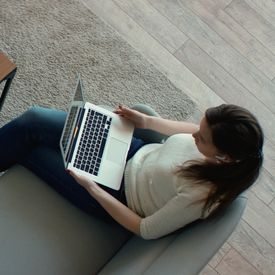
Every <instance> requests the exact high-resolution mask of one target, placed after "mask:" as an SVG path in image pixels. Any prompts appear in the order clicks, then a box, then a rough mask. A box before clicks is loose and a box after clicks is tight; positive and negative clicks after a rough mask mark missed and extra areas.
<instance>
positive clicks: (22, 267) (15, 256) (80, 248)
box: [0, 165, 130, 275]
mask: <svg viewBox="0 0 275 275" xmlns="http://www.w3.org/2000/svg"><path fill="white" fill-rule="evenodd" d="M0 228H1V234H0V246H1V250H0V274H5V275H15V274H20V275H29V274H40V275H43V274H45V275H46V274H47V275H49V274H51V275H54V274H58V275H62V274H66V275H70V274H72V275H76V274H77V275H79V274H95V273H97V272H98V271H99V270H100V269H101V268H102V266H104V265H105V264H106V263H107V262H108V261H109V260H110V259H111V258H112V256H113V255H114V254H115V253H116V252H117V251H118V250H119V249H120V247H121V246H122V245H123V244H124V243H125V242H126V241H127V240H128V239H129V237H130V235H129V233H127V232H126V231H125V230H124V229H122V228H121V227H120V226H119V225H117V224H115V223H112V224H110V223H107V222H104V221H101V220H98V219H96V218H94V217H92V216H89V215H88V214H86V213H84V212H82V211H81V210H79V209H78V208H76V207H75V206H74V205H72V204H71V203H70V202H68V201H67V200H66V199H64V198H63V197H62V196H61V195H60V194H58V193H57V192H55V191H54V190H53V189H52V188H50V187H49V186H48V185H47V184H45V183H44V182H43V181H42V180H41V179H39V178H38V177H37V176H35V175H34V174H32V173H31V172H30V171H29V170H27V169H25V168H24V167H22V166H19V165H17V166H14V167H12V168H11V169H10V170H9V171H7V172H6V173H4V175H2V176H1V177H0Z"/></svg>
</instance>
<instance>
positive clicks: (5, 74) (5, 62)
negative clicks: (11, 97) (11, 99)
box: [0, 52, 17, 111]
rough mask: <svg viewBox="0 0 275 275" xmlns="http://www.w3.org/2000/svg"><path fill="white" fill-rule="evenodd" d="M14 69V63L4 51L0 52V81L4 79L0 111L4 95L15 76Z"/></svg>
mask: <svg viewBox="0 0 275 275" xmlns="http://www.w3.org/2000/svg"><path fill="white" fill-rule="evenodd" d="M16 69H17V68H16V65H15V64H14V63H13V62H11V61H10V60H9V59H8V57H7V56H6V55H5V54H4V53H2V52H0V83H1V82H3V81H6V83H5V86H4V89H3V91H2V94H1V97H0V111H1V109H2V106H3V104H4V100H5V98H6V95H7V93H8V91H9V88H10V85H11V82H12V80H13V78H14V76H15V73H16Z"/></svg>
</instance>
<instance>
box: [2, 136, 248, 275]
mask: <svg viewBox="0 0 275 275" xmlns="http://www.w3.org/2000/svg"><path fill="white" fill-rule="evenodd" d="M135 134H136V135H139V136H140V135H144V134H145V135H148V132H147V133H144V132H142V131H141V132H140V131H138V132H136V133H135ZM154 135H156V136H157V138H159V136H158V135H157V134H156V133H152V132H149V137H148V136H147V137H148V138H153V139H155V137H156V136H154ZM245 204H246V198H245V197H244V196H239V197H238V198H237V199H236V200H235V201H234V203H233V204H232V205H231V206H230V207H229V208H228V209H227V210H226V211H224V213H222V214H221V215H220V216H218V217H216V218H215V219H211V220H205V221H198V222H195V223H193V224H191V225H189V226H187V227H185V228H183V229H181V230H179V231H178V232H175V233H173V234H171V235H169V236H166V237H164V238H161V239H158V240H150V241H146V240H143V239H141V238H139V237H137V236H133V235H132V234H130V233H129V232H127V231H126V230H124V229H123V228H122V227H121V226H119V225H118V224H116V223H107V222H104V221H102V220H99V219H96V218H95V217H92V216H89V215H87V214H86V213H84V212H82V211H81V210H79V209H78V208H76V207H75V206H74V205H72V204H71V203H70V202H68V201H67V200H66V199H64V198H63V197H62V196H60V195H59V194H58V193H56V192H55V191H54V190H53V189H52V188H51V187H49V186H48V185H47V184H46V183H44V182H43V181H42V180H41V179H39V178H38V177H37V176H35V175H34V174H32V173H31V172H30V171H29V170H27V169H26V168H24V167H22V166H19V165H16V166H14V167H12V168H11V169H9V170H8V171H7V172H5V173H4V174H3V175H2V176H1V177H0V232H1V233H0V274H3V275H34V274H37V275H86V274H87V275H88V274H89V275H91V274H119V275H121V274H131V275H134V274H158V275H159V274H173V275H175V274H181V275H182V274H186V275H192V274H198V273H199V271H200V270H201V269H202V268H203V267H204V266H205V265H206V264H207V263H208V261H209V260H210V259H211V258H212V256H213V255H214V254H215V253H216V252H217V251H218V249H219V248H220V247H221V246H222V244H223V243H224V242H225V241H226V239H227V238H228V237H229V235H230V234H231V233H232V231H233V229H234V228H235V226H236V225H237V223H238V222H239V220H240V218H241V216H242V213H243V210H244V208H245Z"/></svg>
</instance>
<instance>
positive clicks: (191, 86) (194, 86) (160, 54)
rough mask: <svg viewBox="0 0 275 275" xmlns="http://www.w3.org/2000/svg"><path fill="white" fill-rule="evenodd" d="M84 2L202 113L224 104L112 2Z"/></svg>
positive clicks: (104, 0)
mask: <svg viewBox="0 0 275 275" xmlns="http://www.w3.org/2000/svg"><path fill="white" fill-rule="evenodd" d="M82 2H83V3H84V4H85V5H86V6H87V8H89V9H90V10H91V11H92V12H94V13H95V14H97V15H98V16H99V17H100V18H101V19H102V20H104V21H105V22H106V23H108V24H109V25H111V26H112V27H113V28H115V29H116V30H117V31H118V33H119V34H120V35H121V36H122V37H123V38H124V39H125V40H126V41H127V42H128V43H129V44H130V45H131V46H132V47H133V48H135V49H136V50H137V51H138V52H140V53H141V54H142V55H143V56H144V57H145V58H146V59H147V60H148V61H149V62H150V63H151V64H153V65H154V66H155V67H156V68H157V69H158V70H159V71H160V72H162V73H163V74H164V75H165V76H166V77H167V78H168V79H169V80H170V81H171V82H172V83H173V84H174V85H175V86H177V87H178V88H179V89H181V90H183V91H184V92H185V93H186V94H187V95H188V96H189V97H190V98H191V99H192V100H193V101H194V102H195V103H196V104H197V105H198V107H199V109H200V110H201V111H202V112H204V111H205V109H207V108H208V107H209V106H214V105H219V104H221V103H223V102H224V101H223V100H222V99H221V98H220V97H218V96H217V95H216V94H215V93H214V92H213V91H211V89H209V88H208V87H207V86H206V85H205V84H204V83H203V82H202V81H201V80H200V79H199V78H197V77H196V76H195V75H194V74H193V73H192V72H190V70H188V69H187V68H186V67H185V66H184V65H183V64H182V63H181V62H180V61H179V60H178V59H177V58H175V57H174V56H173V55H172V54H171V53H170V52H169V51H167V50H166V49H164V48H163V47H162V45H160V44H159V43H158V42H157V41H156V40H155V39H154V38H152V36H150V35H149V34H148V33H147V32H145V31H144V30H143V28H141V27H140V26H139V25H138V24H137V23H136V22H135V21H134V20H133V19H132V18H130V17H129V16H128V15H127V14H126V13H125V12H123V11H122V10H121V9H120V8H119V7H118V6H117V5H115V4H114V3H113V2H112V1H108V0H102V1H100V2H99V1H97V0H82ZM110 14H111V15H112V16H110Z"/></svg>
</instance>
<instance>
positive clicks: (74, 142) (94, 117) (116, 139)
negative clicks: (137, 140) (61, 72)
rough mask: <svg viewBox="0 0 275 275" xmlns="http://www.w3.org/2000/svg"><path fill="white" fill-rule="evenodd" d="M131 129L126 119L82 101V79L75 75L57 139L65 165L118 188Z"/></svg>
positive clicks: (131, 126) (131, 125) (129, 142)
mask: <svg viewBox="0 0 275 275" xmlns="http://www.w3.org/2000/svg"><path fill="white" fill-rule="evenodd" d="M133 131H134V126H133V124H132V123H130V122H129V121H127V120H126V119H123V118H122V117H120V116H119V115H117V114H115V113H113V112H110V111H108V110H106V109H104V108H102V107H99V106H96V105H94V104H91V103H89V102H84V98H83V86H82V81H81V78H80V76H78V80H77V85H76V89H75V94H74V99H73V101H72V102H71V104H70V108H69V112H68V115H67V118H66V121H65V125H64V128H63V132H62V136H61V139H60V149H61V153H62V156H63V161H64V164H65V167H66V168H67V169H72V170H76V171H77V172H78V173H79V174H82V175H86V176H88V177H89V178H90V179H92V180H94V181H96V182H97V183H100V184H102V185H105V186H107V187H110V188H112V189H115V190H118V189H119V188H120V184H121V180H122V177H123V173H124V168H125V164H126V157H127V153H128V150H129V147H130V144H131V140H132V136H133Z"/></svg>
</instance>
